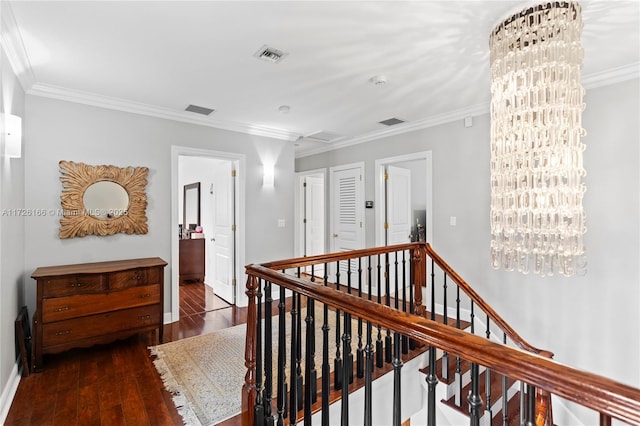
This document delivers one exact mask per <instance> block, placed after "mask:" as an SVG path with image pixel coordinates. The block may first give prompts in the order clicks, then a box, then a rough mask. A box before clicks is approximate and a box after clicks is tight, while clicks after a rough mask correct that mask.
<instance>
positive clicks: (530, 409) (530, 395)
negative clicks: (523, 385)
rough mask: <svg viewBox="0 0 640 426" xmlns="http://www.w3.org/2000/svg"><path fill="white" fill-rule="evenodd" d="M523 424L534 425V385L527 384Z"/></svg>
mask: <svg viewBox="0 0 640 426" xmlns="http://www.w3.org/2000/svg"><path fill="white" fill-rule="evenodd" d="M526 413H527V415H526V418H525V423H524V425H525V426H536V421H535V419H536V387H535V386H533V385H530V384H527V407H526Z"/></svg>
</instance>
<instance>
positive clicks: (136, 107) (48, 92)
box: [27, 83, 300, 141]
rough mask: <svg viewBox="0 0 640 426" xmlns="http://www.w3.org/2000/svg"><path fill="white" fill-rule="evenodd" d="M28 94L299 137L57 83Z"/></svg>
mask: <svg viewBox="0 0 640 426" xmlns="http://www.w3.org/2000/svg"><path fill="white" fill-rule="evenodd" d="M27 93H28V94H29V95H34V96H41V97H45V98H52V99H58V100H62V101H68V102H75V103H80V104H85V105H91V106H96V107H101V108H107V109H114V110H118V111H124V112H130V113H133V114H140V115H147V116H150V117H156V118H163V119H166V120H173V121H180V122H183V123H190V124H198V125H201V126H207V127H214V128H217V129H223V130H230V131H232V132H240V133H246V134H250V135H255V136H264V137H267V138H274V139H280V140H285V141H295V140H297V139H298V138H300V135H299V134H297V133H292V132H289V131H287V130H282V129H275V128H271V127H266V126H260V125H253V124H245V123H237V122H233V121H224V120H218V119H215V118H212V117H207V116H198V115H194V113H191V112H187V111H176V110H173V109H169V108H163V107H158V106H155V105H149V104H144V103H140V102H134V101H129V100H126V99H121V98H113V97H109V96H103V95H98V94H95V93H90V92H84V91H81V90H73V89H68V88H66V87H60V86H54V85H50V84H43V83H36V84H34V85H33V87H31V89H30V90H28V91H27Z"/></svg>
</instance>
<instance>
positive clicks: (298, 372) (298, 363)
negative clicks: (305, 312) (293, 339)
mask: <svg viewBox="0 0 640 426" xmlns="http://www.w3.org/2000/svg"><path fill="white" fill-rule="evenodd" d="M295 297H296V298H297V299H298V300H297V303H298V317H297V319H298V327H297V330H296V331H297V333H298V338H297V341H298V346H296V352H297V353H296V387H297V390H296V393H297V394H298V399H297V400H298V407H297V408H298V411H300V410H302V405H303V402H304V400H303V398H302V396H303V393H302V385H303V380H302V304H301V303H300V293H298V294H296V296H295Z"/></svg>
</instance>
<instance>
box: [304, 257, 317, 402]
mask: <svg viewBox="0 0 640 426" xmlns="http://www.w3.org/2000/svg"><path fill="white" fill-rule="evenodd" d="M314 266H315V265H311V282H312V283H315V282H316V277H315V272H314V270H315V268H314ZM311 302H312V303H311V307H310V309H311V310H309V307H307V314H309V313H310V315H311V320H312V323H311V329H312V332H311V336H312V337H311V400H312V401H313V403H314V404H315V402H316V401H317V400H318V371H317V370H316V306H315V303H314V300H311Z"/></svg>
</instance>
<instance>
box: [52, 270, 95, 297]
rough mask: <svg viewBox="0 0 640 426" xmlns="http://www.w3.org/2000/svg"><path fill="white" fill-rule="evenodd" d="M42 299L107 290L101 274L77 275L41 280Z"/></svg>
mask: <svg viewBox="0 0 640 426" xmlns="http://www.w3.org/2000/svg"><path fill="white" fill-rule="evenodd" d="M42 284H43V286H42V293H43V294H42V297H43V298H50V297H61V296H68V295H71V294H86V293H100V292H102V291H105V290H106V289H107V280H106V276H105V275H103V274H91V275H89V274H87V275H84V274H78V275H67V276H64V277H51V278H43V279H42Z"/></svg>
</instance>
